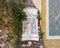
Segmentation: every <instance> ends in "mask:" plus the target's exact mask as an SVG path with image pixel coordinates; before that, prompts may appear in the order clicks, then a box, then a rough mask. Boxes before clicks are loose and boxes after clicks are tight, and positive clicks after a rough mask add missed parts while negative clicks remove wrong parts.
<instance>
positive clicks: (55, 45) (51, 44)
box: [41, 0, 60, 48]
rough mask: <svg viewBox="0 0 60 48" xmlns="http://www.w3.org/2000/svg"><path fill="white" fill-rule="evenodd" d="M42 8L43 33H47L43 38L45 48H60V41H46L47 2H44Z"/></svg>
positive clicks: (44, 0) (43, 0)
mask: <svg viewBox="0 0 60 48" xmlns="http://www.w3.org/2000/svg"><path fill="white" fill-rule="evenodd" d="M41 8H42V11H41V16H42V31H43V32H44V33H45V34H44V37H43V39H44V45H45V48H60V40H57V39H55V40H53V39H52V40H49V39H46V0H42V2H41Z"/></svg>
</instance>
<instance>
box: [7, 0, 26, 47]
mask: <svg viewBox="0 0 60 48" xmlns="http://www.w3.org/2000/svg"><path fill="white" fill-rule="evenodd" d="M12 6H13V7H12V8H13V9H12V10H13V13H12V18H13V24H11V25H13V26H14V28H13V34H14V35H15V36H17V37H16V39H15V43H14V44H15V46H16V48H18V47H19V45H20V44H21V36H22V21H24V20H26V13H25V12H24V11H23V9H24V7H25V5H24V4H22V3H17V2H15V1H14V0H13V1H12ZM13 37H14V36H13V35H11V34H10V33H8V37H7V41H11V40H12V39H13Z"/></svg>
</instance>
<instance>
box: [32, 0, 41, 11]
mask: <svg viewBox="0 0 60 48" xmlns="http://www.w3.org/2000/svg"><path fill="white" fill-rule="evenodd" d="M33 3H34V5H35V6H36V7H37V8H38V9H39V10H40V11H41V0H33Z"/></svg>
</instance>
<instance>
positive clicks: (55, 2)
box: [47, 0, 60, 39]
mask: <svg viewBox="0 0 60 48" xmlns="http://www.w3.org/2000/svg"><path fill="white" fill-rule="evenodd" d="M47 24H48V25H47V28H48V29H47V32H49V33H48V36H50V37H51V38H53V39H56V38H58V39H59V38H60V37H59V36H60V0H47Z"/></svg>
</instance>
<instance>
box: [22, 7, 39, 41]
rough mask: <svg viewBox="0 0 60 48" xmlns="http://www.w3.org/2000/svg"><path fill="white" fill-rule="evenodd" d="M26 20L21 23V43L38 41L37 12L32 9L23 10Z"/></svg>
mask: <svg viewBox="0 0 60 48" xmlns="http://www.w3.org/2000/svg"><path fill="white" fill-rule="evenodd" d="M24 11H25V12H26V14H27V20H26V21H23V34H22V41H28V40H30V41H39V36H38V19H37V15H38V10H37V9H35V8H33V7H28V8H25V9H24Z"/></svg>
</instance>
